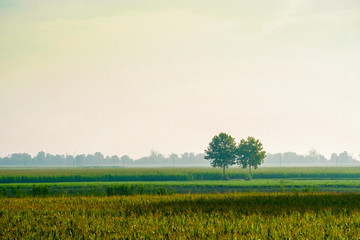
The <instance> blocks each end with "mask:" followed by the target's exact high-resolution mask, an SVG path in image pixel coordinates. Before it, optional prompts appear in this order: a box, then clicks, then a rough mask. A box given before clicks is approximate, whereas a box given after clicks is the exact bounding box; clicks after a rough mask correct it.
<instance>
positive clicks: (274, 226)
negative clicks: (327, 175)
mask: <svg viewBox="0 0 360 240" xmlns="http://www.w3.org/2000/svg"><path fill="white" fill-rule="evenodd" d="M0 226H1V231H0V238H1V239H19V238H24V239H27V238H29V239H44V238H47V239H113V238H120V239H264V238H266V239H300V238H301V239H357V238H359V237H360V195H359V194H357V193H226V194H180V195H179V194H174V195H164V196H156V195H141V196H140V195H137V196H113V197H56V198H53V197H50V198H39V197H35V198H2V199H0Z"/></svg>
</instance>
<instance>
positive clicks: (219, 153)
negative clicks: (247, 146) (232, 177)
mask: <svg viewBox="0 0 360 240" xmlns="http://www.w3.org/2000/svg"><path fill="white" fill-rule="evenodd" d="M204 158H205V159H207V160H210V164H211V166H212V167H220V168H222V169H223V177H224V179H225V178H226V174H225V168H228V167H229V166H231V165H234V164H235V160H236V142H235V139H234V138H233V137H231V136H230V135H228V134H226V133H220V134H219V135H216V136H214V137H213V139H212V141H211V142H210V143H209V146H208V148H207V149H206V150H205V157H204Z"/></svg>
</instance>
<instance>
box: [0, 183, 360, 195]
mask: <svg viewBox="0 0 360 240" xmlns="http://www.w3.org/2000/svg"><path fill="white" fill-rule="evenodd" d="M358 191H360V180H279V179H254V180H253V181H244V180H233V181H225V182H224V181H211V180H208V181H182V182H181V181H160V182H82V183H72V182H68V183H36V184H26V183H23V184H16V183H12V184H1V185H0V197H10V198H14V197H15V198H19V197H34V196H41V197H50V196H58V197H60V196H114V195H163V194H175V193H183V194H184V193H227V192H292V193H297V192H358Z"/></svg>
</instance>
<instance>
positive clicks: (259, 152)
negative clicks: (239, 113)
mask: <svg viewBox="0 0 360 240" xmlns="http://www.w3.org/2000/svg"><path fill="white" fill-rule="evenodd" d="M265 157H266V152H265V151H264V150H263V146H262V143H261V142H260V141H259V140H258V139H255V138H253V137H248V138H247V139H246V140H245V139H242V140H241V141H240V143H239V144H238V145H237V144H236V142H235V138H233V137H232V136H230V135H228V134H226V133H220V134H219V135H216V136H214V137H213V139H212V141H211V142H210V143H209V146H208V148H207V149H206V150H205V159H207V160H210V164H211V166H212V167H220V168H222V169H223V178H224V179H226V178H227V177H226V173H225V169H226V168H228V167H229V166H232V165H235V164H238V165H239V166H241V167H243V168H249V178H250V179H251V168H252V167H253V168H255V169H256V168H257V167H258V166H259V165H260V164H262V163H263V162H264V159H265Z"/></svg>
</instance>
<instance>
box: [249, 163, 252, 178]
mask: <svg viewBox="0 0 360 240" xmlns="http://www.w3.org/2000/svg"><path fill="white" fill-rule="evenodd" d="M251 179H252V176H251V165H249V180H251Z"/></svg>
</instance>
